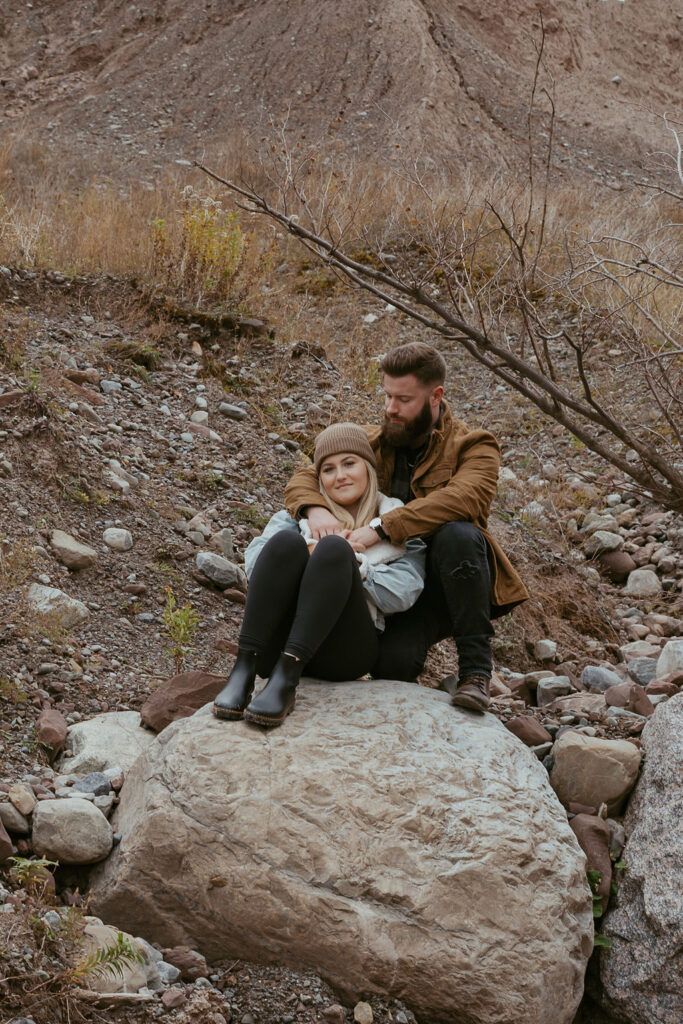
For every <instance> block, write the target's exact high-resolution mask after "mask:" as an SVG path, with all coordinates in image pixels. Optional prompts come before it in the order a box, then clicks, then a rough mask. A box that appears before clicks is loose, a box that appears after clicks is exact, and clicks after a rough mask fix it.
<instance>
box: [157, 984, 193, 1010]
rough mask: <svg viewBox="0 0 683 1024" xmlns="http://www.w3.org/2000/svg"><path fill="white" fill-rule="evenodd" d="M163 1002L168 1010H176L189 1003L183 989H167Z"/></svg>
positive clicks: (163, 995) (163, 994)
mask: <svg viewBox="0 0 683 1024" xmlns="http://www.w3.org/2000/svg"><path fill="white" fill-rule="evenodd" d="M161 1002H162V1003H163V1004H164V1006H165V1007H166V1009H167V1010H175V1009H177V1008H178V1007H179V1006H183V1005H184V1004H185V1003H186V1002H187V996H186V995H185V993H184V992H183V990H182V989H181V988H167V989H166V991H165V992H164V993H162V996H161Z"/></svg>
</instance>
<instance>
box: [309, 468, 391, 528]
mask: <svg viewBox="0 0 683 1024" xmlns="http://www.w3.org/2000/svg"><path fill="white" fill-rule="evenodd" d="M363 462H364V463H365V466H366V469H367V471H368V485H367V487H366V488H365V491H364V492H363V497H362V498H361V499H360V505H359V506H358V511H357V512H356V516H355V518H354V517H353V516H352V515H351V513H350V512H349V510H348V509H347V508H344V506H343V505H338V504H337V502H336V501H333V500H332V498H330V496H329V494H328V493H327V491H326V490H325V487H324V484H323V482H322V480H321V479H320V477H318V487H319V488H320V493H321V494H322V495H323V497H324V498H326V499H327V503H328V505H329V506H330V511H331V512H332V513H333V515H335V516H336V517H337V519H338V520H339V522H340V523H341V524H342V526H344V528H345V529H347V530H357V529H358V528H359V527H361V526H367V525H368V523H369V522H370V520H371V519H374V517H375V516H376V515H377V505H378V504H379V486H378V484H377V472H376V470H375V467H374V466H372V465H371V464H370V463H369V462H368V460H367V459H363Z"/></svg>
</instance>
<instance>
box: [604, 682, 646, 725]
mask: <svg viewBox="0 0 683 1024" xmlns="http://www.w3.org/2000/svg"><path fill="white" fill-rule="evenodd" d="M605 703H606V704H607V705H609V706H612V707H617V708H625V709H626V710H627V711H635V713H636V714H637V715H645V716H646V717H647V716H648V715H651V714H652V712H653V711H654V709H655V707H654V704H653V703H652V702H651V701H650V698H649V697H648V695H647V694H646V693H645V690H644V689H643V688H642V686H640V685H639V684H638V683H620V684H619V685H618V686H610V688H609V689H608V690H606V691H605Z"/></svg>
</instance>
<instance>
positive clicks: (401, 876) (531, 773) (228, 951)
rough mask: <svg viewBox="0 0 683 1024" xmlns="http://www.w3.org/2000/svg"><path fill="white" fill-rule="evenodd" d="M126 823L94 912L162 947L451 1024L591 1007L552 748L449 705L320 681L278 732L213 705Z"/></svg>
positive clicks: (183, 735) (178, 728)
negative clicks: (319, 982) (546, 760)
mask: <svg viewBox="0 0 683 1024" xmlns="http://www.w3.org/2000/svg"><path fill="white" fill-rule="evenodd" d="M388 686H390V687H391V700H390V701H389V700H387V687H388ZM115 824H116V828H117V829H118V830H119V831H120V833H121V835H122V841H121V844H120V846H119V847H118V848H117V849H116V850H115V851H114V854H113V856H112V857H111V858H110V859H109V860H108V861H107V862H106V863H105V864H104V865H102V866H101V867H100V868H99V869H97V871H96V873H95V876H94V879H93V882H94V890H93V905H94V907H95V908H96V910H97V912H98V913H100V914H102V915H103V916H104V917H105V918H106V917H107V916H108V915H110V916H111V917H112V918H113V919H115V920H116V921H117V923H119V924H120V925H121V926H123V927H126V928H128V929H129V930H132V931H135V930H136V929H137V930H140V927H141V926H142V925H144V930H145V935H146V937H147V938H148V939H149V940H150V941H159V942H161V943H162V944H164V945H179V944H189V945H192V946H193V947H197V948H199V949H200V950H201V952H203V953H204V954H205V955H206V956H207V957H209V958H212V957H213V958H215V957H225V956H226V955H232V954H233V953H234V954H235V955H238V956H240V957H241V958H244V957H247V958H249V957H250V958H254V959H260V960H267V961H271V962H272V961H273V960H276V961H283V962H289V963H296V964H300V965H305V964H307V963H309V964H315V965H316V970H318V971H319V972H320V973H321V974H323V975H326V976H327V977H328V978H330V979H332V980H333V981H334V982H335V984H336V985H338V986H339V987H340V988H341V989H342V990H344V991H345V992H346V993H347V995H353V993H357V994H360V993H366V994H368V993H371V992H385V993H392V992H393V993H394V994H396V995H399V994H400V997H401V999H402V1000H404V1002H406V1003H407V1004H408V1005H409V1006H410V1007H411V1008H413V1009H414V1010H415V1012H416V1013H418V1012H419V1013H420V1014H422V1015H423V1016H425V1017H427V1018H428V1019H430V1020H432V1021H434V1022H436V1021H453V1020H455V1019H468V1020H473V1021H474V1020H475V1019H476V1021H477V1022H480V1024H486V1022H489V1021H490V1022H493V1021H496V1022H497V1024H506V1022H507V1024H513V1022H514V1024H518V1021H519V1020H520V1018H521V1017H522V1016H523V1017H524V1020H525V1021H526V1022H528V1024H536V1022H538V1024H541V1022H543V1024H547V1021H548V1020H549V1019H551V1018H552V1020H553V1021H554V1022H555V1024H569V1022H570V1021H571V1020H572V1018H573V1016H574V1012H575V1010H576V1006H577V1005H578V1001H579V999H580V997H581V991H582V986H583V973H584V968H585V964H586V958H587V956H588V955H589V954H590V951H591V948H592V916H591V901H590V897H589V892H588V888H587V884H586V880H585V874H584V871H585V861H584V857H583V854H582V853H581V852H580V850H579V847H578V844H577V843H576V840H575V838H574V836H573V834H572V832H571V830H570V829H569V826H568V824H567V821H566V818H565V815H564V813H563V811H562V809H561V808H560V806H559V804H558V803H557V800H556V798H555V796H554V794H553V793H552V791H551V790H550V787H549V786H548V782H547V775H546V773H545V771H544V769H543V768H542V766H541V765H540V763H539V761H538V760H537V759H536V757H535V756H534V755H533V754H532V753H531V752H530V751H528V750H526V749H525V748H524V746H523V744H521V743H520V742H519V741H518V740H517V739H515V738H514V737H512V736H510V734H509V733H508V731H507V730H506V729H505V728H504V727H503V726H502V725H501V724H500V723H499V722H498V721H497V720H495V719H494V718H493V717H492V716H489V715H485V716H476V715H474V714H470V713H467V712H459V711H457V710H456V709H454V708H452V707H450V706H449V704H448V697H447V695H446V694H441V693H437V692H434V691H431V690H428V689H423V688H420V687H416V686H412V685H410V684H404V683H393V682H392V683H390V684H388V683H386V682H382V681H373V682H372V683H368V682H357V683H344V684H338V685H334V684H321V683H317V682H314V681H311V680H305V681H304V683H303V685H302V687H301V690H300V694H299V697H298V699H297V707H296V710H295V712H294V714H293V715H291V716H290V717H289V718H288V719H287V721H286V723H285V724H284V725H283V726H282V727H281V728H280V729H278V730H275V731H274V732H273V733H264V732H262V731H260V730H258V729H255V728H253V727H250V726H248V725H247V724H246V723H243V722H237V723H229V724H226V723H225V722H222V721H220V720H218V719H215V718H214V717H213V716H212V714H211V710H210V708H209V707H207V708H205V709H202V710H201V711H200V712H198V713H197V714H195V715H193V716H192V717H191V718H187V719H183V720H181V721H178V722H174V723H173V724H172V725H171V726H169V727H168V728H167V729H165V730H164V732H163V733H162V734H161V735H160V736H159V738H158V739H157V740H156V742H155V743H154V744H153V745H152V746H150V747H149V749H148V750H147V752H146V753H145V755H144V756H143V757H141V758H140V759H139V760H138V762H137V764H136V765H135V767H134V769H133V770H132V772H131V773H130V775H129V776H128V778H127V781H126V785H125V787H124V790H123V792H122V803H121V806H120V808H119V810H118V812H117V816H116V819H115ZM540 837H542V838H540ZM189 850H191V851H192V855H191V856H187V853H188V851H189ZM255 908H258V912H257V913H256V912H255ZM304 922H305V927H303V924H304ZM297 924H299V925H301V927H298V926H297ZM473 964H477V965H478V966H477V968H476V969H473ZM484 965H488V966H484ZM473 1006H476V1007H477V1012H476V1018H475V1017H472V1015H471V1008H472V1007H473Z"/></svg>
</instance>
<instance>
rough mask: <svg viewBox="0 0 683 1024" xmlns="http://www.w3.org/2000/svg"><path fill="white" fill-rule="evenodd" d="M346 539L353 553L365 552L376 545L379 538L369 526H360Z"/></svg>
mask: <svg viewBox="0 0 683 1024" xmlns="http://www.w3.org/2000/svg"><path fill="white" fill-rule="evenodd" d="M346 539H347V540H348V542H349V544H350V545H351V547H352V548H353V549H354V550H355V551H365V550H366V549H367V548H371V547H372V545H373V544H376V543H377V541H378V540H379V536H378V534H377V532H376V531H375V530H373V528H372V527H371V526H361V527H359V529H357V530H352V531H351V533H350V534H349V535H348V537H347V538H346Z"/></svg>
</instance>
